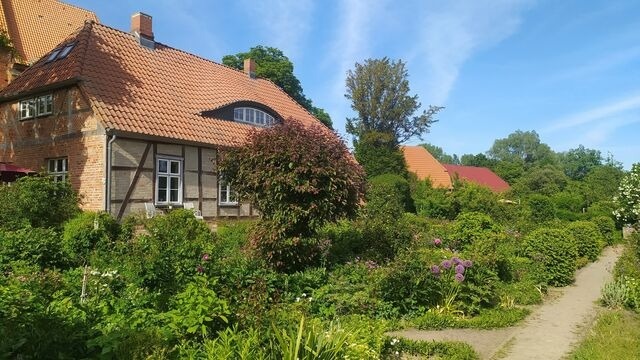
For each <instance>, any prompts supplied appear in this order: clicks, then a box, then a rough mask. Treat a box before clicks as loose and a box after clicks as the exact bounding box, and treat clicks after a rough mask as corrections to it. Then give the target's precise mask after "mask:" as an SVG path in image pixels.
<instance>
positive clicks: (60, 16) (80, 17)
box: [0, 0, 98, 89]
mask: <svg viewBox="0 0 640 360" xmlns="http://www.w3.org/2000/svg"><path fill="white" fill-rule="evenodd" d="M86 20H92V21H97V20H98V19H97V17H96V14H94V13H93V12H91V11H87V10H84V9H81V8H78V7H76V6H73V5H69V4H65V3H63V2H60V1H57V0H0V31H3V32H5V33H6V34H7V35H8V37H9V39H11V42H12V43H13V48H14V50H15V51H14V53H13V54H12V53H11V52H10V51H9V50H8V49H0V89H2V88H3V87H5V86H6V85H7V83H9V82H11V80H13V79H14V78H15V77H16V76H17V75H19V74H20V73H21V72H22V71H23V70H24V69H25V68H26V67H27V66H28V65H30V64H31V63H33V62H35V61H37V60H38V59H40V57H42V55H44V54H46V53H48V52H49V51H50V50H51V49H53V48H54V47H55V46H56V45H58V44H59V43H60V42H61V41H62V40H64V39H65V38H66V37H67V36H69V34H71V33H73V32H74V31H75V30H77V29H78V28H79V27H80V26H82V24H84V22H85V21H86Z"/></svg>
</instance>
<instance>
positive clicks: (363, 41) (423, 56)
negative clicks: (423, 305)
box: [65, 0, 640, 169]
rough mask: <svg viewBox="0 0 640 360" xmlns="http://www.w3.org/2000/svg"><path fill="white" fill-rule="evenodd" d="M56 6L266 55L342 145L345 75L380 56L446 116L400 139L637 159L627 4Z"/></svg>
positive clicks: (329, 0) (568, 0) (501, 0)
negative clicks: (284, 68) (509, 144)
mask: <svg viewBox="0 0 640 360" xmlns="http://www.w3.org/2000/svg"><path fill="white" fill-rule="evenodd" d="M65 1H66V2H69V3H71V4H75V5H78V6H80V7H83V8H86V9H89V10H92V11H94V12H95V13H96V14H97V15H98V18H99V20H100V22H102V23H103V24H106V25H109V26H112V27H115V28H117V29H121V30H124V31H129V29H130V16H131V15H132V14H133V13H135V12H138V11H142V12H144V13H147V14H149V15H151V16H152V17H153V32H154V35H155V39H156V41H158V42H161V43H163V44H166V45H169V46H172V47H175V48H178V49H181V50H185V51H188V52H191V53H194V54H197V55H199V56H202V57H205V58H208V59H211V60H214V61H218V62H221V59H222V57H223V56H224V55H228V54H236V53H238V52H245V51H247V50H248V49H249V48H251V47H253V46H256V45H265V46H274V47H277V48H279V49H281V50H282V51H283V52H284V53H285V55H287V56H288V57H289V59H291V61H292V62H293V64H294V73H295V75H296V76H297V77H298V79H300V81H301V83H302V87H303V89H304V92H305V94H306V95H307V97H309V98H310V99H312V100H313V102H314V105H316V106H318V107H321V108H324V109H325V110H326V111H327V112H328V113H329V114H330V115H331V117H332V119H333V123H334V128H335V129H336V130H337V131H338V132H339V133H341V134H342V135H343V137H344V138H345V139H347V141H348V142H349V143H350V140H351V139H350V137H349V136H348V135H347V134H346V132H345V119H346V118H347V117H353V116H354V115H355V113H354V112H353V110H352V109H351V104H350V102H349V100H348V99H346V98H345V97H344V94H345V78H346V73H347V71H348V70H349V69H352V68H353V67H354V64H355V63H356V62H359V63H362V62H363V61H364V60H366V59H369V58H382V57H385V56H386V57H389V58H391V59H394V60H397V59H401V60H402V61H404V62H406V64H407V69H408V72H409V84H410V87H411V94H417V95H418V96H419V99H420V101H421V103H422V105H423V108H426V107H428V105H438V106H444V107H445V109H444V110H442V111H441V112H440V113H439V114H438V116H437V119H438V122H436V123H435V124H433V126H432V128H431V130H430V132H429V133H428V134H426V135H424V137H423V140H422V141H421V140H420V139H413V140H411V141H410V142H409V143H410V144H418V143H421V142H429V143H431V144H434V145H437V146H440V147H442V148H443V149H444V150H445V152H447V153H449V154H458V155H462V154H467V153H472V154H477V153H484V152H485V151H487V150H488V149H489V148H490V147H491V145H492V144H493V142H494V140H496V139H499V138H504V137H506V136H508V135H509V134H510V133H512V132H514V131H516V130H523V131H528V130H535V131H536V132H537V133H538V134H539V135H540V138H541V140H542V142H544V143H546V144H549V146H551V148H552V149H553V150H555V151H566V150H569V149H573V148H576V147H578V146H579V145H584V146H586V147H587V148H592V149H597V150H600V151H601V152H602V154H603V155H604V156H608V155H612V156H613V157H614V158H615V159H616V160H618V161H621V162H622V163H623V164H624V166H625V168H627V169H628V168H630V167H631V164H633V163H635V162H640V16H638V14H639V13H640V1H637V0H616V1H611V0H563V1H557V0H403V1H393V0H322V1H321V0H315V1H314V0H235V1H222V0H181V1H176V0H138V1H122V0H109V1H105V0H65Z"/></svg>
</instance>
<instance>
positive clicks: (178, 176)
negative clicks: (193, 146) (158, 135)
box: [155, 156, 184, 206]
mask: <svg viewBox="0 0 640 360" xmlns="http://www.w3.org/2000/svg"><path fill="white" fill-rule="evenodd" d="M161 162H167V170H166V171H165V172H161V171H160V163H161ZM172 163H177V164H178V171H177V172H173V171H171V164H172ZM155 176H156V179H155V181H156V183H155V184H156V193H155V204H156V205H166V206H169V205H182V199H183V198H182V181H183V177H184V161H183V159H182V158H179V157H172V156H158V157H157V158H156V174H155ZM160 178H167V183H166V184H167V187H166V189H163V192H164V196H165V201H160V195H161V189H160ZM172 179H178V188H177V190H178V198H177V199H176V200H175V201H172V200H171V190H172V189H173V188H172V187H171V180H172Z"/></svg>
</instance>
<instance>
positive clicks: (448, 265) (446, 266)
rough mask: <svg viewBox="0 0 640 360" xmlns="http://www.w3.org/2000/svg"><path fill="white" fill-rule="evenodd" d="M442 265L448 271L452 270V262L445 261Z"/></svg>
mask: <svg viewBox="0 0 640 360" xmlns="http://www.w3.org/2000/svg"><path fill="white" fill-rule="evenodd" d="M441 265H442V267H443V268H445V269H447V270H448V269H451V266H452V265H453V264H452V263H451V260H444V261H443V262H442V264H441Z"/></svg>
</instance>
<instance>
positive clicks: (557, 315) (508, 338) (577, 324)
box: [390, 247, 622, 360]
mask: <svg viewBox="0 0 640 360" xmlns="http://www.w3.org/2000/svg"><path fill="white" fill-rule="evenodd" d="M621 252H622V248H621V247H609V248H607V249H605V251H604V252H603V254H602V256H600V259H598V261H596V262H594V263H591V264H589V265H587V266H585V267H584V268H582V269H580V270H579V271H578V272H577V274H576V282H575V283H574V284H573V285H571V286H567V287H565V288H563V289H562V294H561V295H560V296H558V297H557V298H555V299H553V300H551V301H548V302H545V303H544V304H543V305H541V306H540V307H538V308H537V309H536V310H535V311H534V313H533V314H532V315H530V316H529V318H527V320H526V321H525V322H524V323H523V324H522V325H520V326H516V327H512V328H505V329H496V330H472V329H450V330H444V331H420V330H414V329H409V330H404V331H398V332H394V333H391V334H390V335H392V336H399V337H405V338H408V339H414V340H452V341H463V342H466V343H469V344H470V345H471V346H473V348H474V349H475V350H476V351H477V352H478V354H480V356H481V357H482V358H483V359H490V358H492V357H494V355H495V354H496V353H500V354H502V356H500V358H502V359H513V360H522V359H527V360H528V359H545V360H552V359H560V358H562V357H563V356H564V355H565V354H567V353H568V352H569V351H570V350H571V349H572V347H573V346H574V345H575V343H576V342H578V341H579V340H580V338H581V331H580V328H581V327H583V326H584V325H589V324H591V322H593V320H594V319H595V315H596V311H597V305H596V303H595V302H596V300H598V298H599V297H600V290H601V289H602V286H603V285H604V284H605V283H606V282H608V281H610V280H611V270H612V269H613V266H614V264H615V263H616V260H617V259H618V257H619V256H620V254H621Z"/></svg>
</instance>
